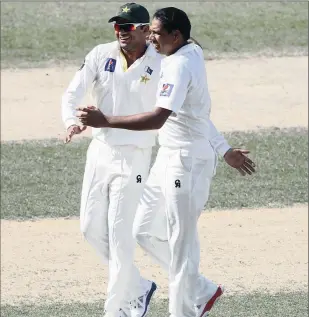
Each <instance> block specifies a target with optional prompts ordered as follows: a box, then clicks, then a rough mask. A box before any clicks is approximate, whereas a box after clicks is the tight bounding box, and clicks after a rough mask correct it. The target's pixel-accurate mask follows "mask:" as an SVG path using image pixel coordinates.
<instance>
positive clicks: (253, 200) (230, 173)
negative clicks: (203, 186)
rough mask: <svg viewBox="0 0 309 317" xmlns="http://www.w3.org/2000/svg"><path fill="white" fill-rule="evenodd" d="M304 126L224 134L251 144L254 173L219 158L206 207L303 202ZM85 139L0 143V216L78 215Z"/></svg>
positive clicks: (238, 143) (305, 168)
mask: <svg viewBox="0 0 309 317" xmlns="http://www.w3.org/2000/svg"><path fill="white" fill-rule="evenodd" d="M307 133H308V132H307V130H306V129H288V130H276V129H271V130H265V131H262V132H259V133H253V132H252V133H238V132H235V133H231V134H226V137H227V139H228V140H229V141H230V144H231V145H233V146H237V147H238V146H241V147H245V148H247V149H249V150H251V152H252V153H251V156H250V157H251V158H252V159H253V160H254V161H255V162H256V164H257V171H258V172H257V173H256V174H255V175H254V176H251V177H249V176H247V177H242V176H240V175H239V174H238V172H237V171H236V170H234V169H232V168H230V167H228V166H227V165H226V164H225V163H224V162H223V161H222V160H221V161H220V162H219V166H218V170H217V175H216V177H215V178H214V181H213V184H212V188H211V196H210V200H209V202H208V204H207V209H208V210H210V209H224V208H236V209H241V208H252V207H259V206H263V207H265V206H271V207H274V206H287V205H292V204H295V203H307V202H308V135H307ZM88 144H89V140H88V139H84V140H82V141H75V142H73V143H71V144H69V145H64V144H63V143H62V142H60V141H56V140H48V141H31V142H24V143H14V142H12V143H2V144H1V218H5V219H15V218H20V219H25V218H32V217H66V216H74V215H75V216H77V215H79V202H80V190H81V183H82V178H83V172H84V163H85V156H86V151H87V146H88Z"/></svg>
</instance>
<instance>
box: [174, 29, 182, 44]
mask: <svg viewBox="0 0 309 317" xmlns="http://www.w3.org/2000/svg"><path fill="white" fill-rule="evenodd" d="M173 37H174V42H178V41H179V40H180V39H181V37H182V35H181V33H180V31H179V30H175V31H173Z"/></svg>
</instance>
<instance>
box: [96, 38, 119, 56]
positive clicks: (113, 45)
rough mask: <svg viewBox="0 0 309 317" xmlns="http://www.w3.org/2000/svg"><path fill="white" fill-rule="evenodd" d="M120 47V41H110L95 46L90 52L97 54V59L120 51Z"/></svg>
mask: <svg viewBox="0 0 309 317" xmlns="http://www.w3.org/2000/svg"><path fill="white" fill-rule="evenodd" d="M118 50H119V47H118V42H117V41H114V42H110V43H105V44H99V45H97V46H95V47H94V48H93V49H92V51H91V52H90V54H91V53H92V55H95V56H96V58H97V59H100V58H102V57H103V58H105V57H107V56H109V55H115V53H116V52H118Z"/></svg>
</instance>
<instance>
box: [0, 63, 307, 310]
mask: <svg viewBox="0 0 309 317" xmlns="http://www.w3.org/2000/svg"><path fill="white" fill-rule="evenodd" d="M75 69H76V68H72V67H71V68H53V69H52V68H50V69H30V70H4V71H2V73H1V85H2V87H1V114H2V115H1V138H2V140H22V139H41V138H49V137H56V138H57V137H60V138H62V137H63V132H64V131H63V127H62V124H61V120H60V98H61V94H62V92H63V91H64V89H65V87H66V85H67V84H68V82H69V80H70V79H71V77H72V76H73V73H74V71H75ZM207 69H208V78H209V87H210V91H211V96H212V100H213V111H212V116H213V117H212V118H213V121H214V122H215V124H216V126H217V127H218V128H219V129H220V130H221V131H232V130H243V131H246V130H256V129H259V128H261V127H272V126H277V127H294V126H305V127H307V124H308V123H307V117H308V93H307V87H308V77H307V73H308V59H307V57H291V58H260V59H245V60H233V61H228V60H221V61H212V62H208V63H207ZM88 100H89V99H88ZM88 133H89V132H88ZM252 181H254V179H252ZM287 194H288V193H287ZM307 208H308V207H307V205H305V206H295V207H293V208H287V209H270V210H268V209H265V210H263V209H259V210H250V211H246V210H244V211H241V212H235V211H224V212H212V213H207V214H203V215H202V218H201V219H200V222H199V228H200V237H201V247H202V263H201V271H202V272H203V274H205V275H207V276H208V277H210V278H212V279H214V280H215V281H217V282H222V283H224V284H225V285H226V286H227V293H230V294H232V293H235V292H238V293H239V292H242V293H244V292H252V291H255V290H259V291H261V290H262V291H266V292H267V291H269V292H275V291H278V290H285V291H293V290H307V280H308V249H307V245H308V228H307V214H308V213H307ZM1 233H2V239H1V278H2V279H1V294H2V298H1V300H2V304H5V303H15V304H17V303H21V302H26V303H29V302H37V301H38V299H39V300H40V301H59V302H61V301H64V302H67V301H70V302H71V301H79V302H89V301H95V300H98V299H101V298H104V291H105V289H106V281H107V273H108V272H107V269H106V267H104V266H103V265H102V264H101V263H100V262H99V259H98V257H97V256H96V254H95V253H94V251H93V250H92V249H91V248H90V246H89V245H88V244H87V243H86V242H85V241H84V240H83V239H82V237H81V235H80V233H79V224H78V220H77V219H70V220H64V219H59V220H57V219H56V220H48V219H47V220H42V221H27V222H15V221H2V223H1ZM136 261H137V264H138V266H139V267H140V268H141V271H142V272H143V273H144V275H145V276H146V277H148V278H153V279H155V280H156V282H157V283H158V284H159V286H160V290H159V292H158V295H159V296H167V275H166V273H165V272H163V271H162V270H160V268H159V267H158V266H156V265H154V264H153V263H152V262H151V260H150V259H149V258H148V257H145V256H144V255H143V253H142V252H141V251H140V250H138V251H137V256H136Z"/></svg>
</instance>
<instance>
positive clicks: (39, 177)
mask: <svg viewBox="0 0 309 317" xmlns="http://www.w3.org/2000/svg"><path fill="white" fill-rule="evenodd" d="M122 3H123V2H119V1H118V2H105V1H104V3H103V2H102V1H101V2H65V1H64V2H52V1H51V2H39V1H35V2H27V1H21V2H1V66H2V68H9V67H13V68H29V67H42V66H50V67H52V68H53V72H50V74H49V76H47V74H46V71H45V69H43V70H42V73H40V72H33V71H32V70H31V69H30V70H28V69H26V70H20V72H23V76H20V74H17V73H16V74H15V72H11V71H10V70H6V71H4V72H3V74H2V77H1V80H3V81H6V80H7V81H6V83H7V85H6V88H7V89H8V90H7V93H6V94H5V96H4V97H3V96H1V97H2V100H1V102H2V107H3V108H4V109H5V110H6V112H5V113H6V115H7V116H9V118H14V120H15V121H16V117H18V116H17V112H18V115H19V118H20V115H21V114H22V115H24V117H23V116H22V115H21V118H22V119H23V120H20V121H18V120H17V121H16V122H18V123H17V124H16V123H15V121H12V122H14V124H7V129H8V130H9V129H12V130H14V133H13V134H12V135H14V136H16V135H18V136H23V137H25V132H27V131H28V130H29V126H30V125H32V124H33V123H34V122H42V125H40V126H35V125H34V124H33V126H35V128H33V129H34V130H35V133H37V134H35V137H36V136H37V137H38V138H45V137H46V138H48V137H50V136H51V135H50V134H49V133H50V130H49V129H50V127H51V126H53V127H56V124H54V123H53V121H52V118H55V117H57V118H58V116H59V104H58V99H59V98H60V93H59V91H60V90H61V91H62V90H63V89H64V87H62V86H63V85H64V83H63V82H61V81H60V80H59V81H58V80H57V78H58V77H57V76H60V77H61V78H62V79H63V78H66V76H67V78H69V77H70V76H71V74H70V76H68V74H67V73H65V71H64V70H63V69H62V68H58V67H57V65H61V66H62V65H69V64H75V65H79V64H80V63H81V62H82V61H83V59H84V56H85V54H86V53H88V52H89V50H90V49H92V48H93V47H94V46H95V45H97V44H100V43H104V42H108V41H112V40H114V32H113V29H112V26H111V25H109V24H108V23H107V20H108V18H109V17H111V16H112V15H114V14H115V13H116V11H117V8H118V7H119V5H120V4H122ZM140 3H142V4H144V5H145V6H146V7H147V8H148V9H149V11H150V13H151V14H152V13H154V11H155V10H156V9H158V8H160V7H165V6H170V5H172V6H176V7H179V8H182V9H183V10H185V11H186V12H187V13H188V15H189V17H190V18H191V21H192V26H193V28H192V36H193V37H195V38H196V39H197V40H198V41H199V42H200V43H201V44H202V45H203V48H204V53H205V58H206V59H220V58H238V57H252V56H255V59H250V60H249V62H250V66H251V65H252V66H254V67H248V66H246V65H245V66H246V67H247V68H245V71H244V70H243V69H242V72H240V66H235V65H234V63H235V61H231V64H233V65H230V68H229V65H228V62H230V61H228V60H227V61H224V62H226V63H225V64H224V65H223V66H222V68H221V69H219V68H215V71H213V73H211V76H210V82H211V81H213V80H214V79H216V80H217V81H219V79H218V78H215V77H216V75H217V74H224V78H225V79H226V78H228V80H230V81H232V80H233V79H234V78H235V79H237V80H236V83H235V82H233V83H232V82H231V85H229V83H228V84H227V83H226V82H225V81H224V80H223V79H220V83H221V85H217V86H212V87H214V88H215V89H214V90H215V91H214V95H215V94H218V93H220V94H221V93H222V95H223V94H224V93H225V89H226V92H227V94H226V95H225V94H224V96H228V97H226V98H222V99H220V100H219V101H218V102H217V103H216V104H215V106H216V107H220V110H221V111H222V112H224V113H226V114H227V116H228V120H230V122H234V121H235V122H237V123H238V124H239V126H241V125H242V124H244V127H246V128H245V129H241V130H246V129H249V128H248V127H249V125H246V124H245V123H246V122H251V121H252V119H253V120H256V122H258V123H259V124H260V123H261V124H262V123H265V122H267V123H268V124H267V125H261V126H276V127H279V128H280V129H279V128H272V129H267V130H258V131H254V132H233V133H226V134H225V136H226V138H227V139H228V140H229V142H230V144H231V145H232V146H237V147H245V148H247V149H249V150H251V154H250V157H251V158H252V159H253V160H254V161H255V162H256V164H257V171H258V173H257V174H255V175H254V176H247V177H241V176H240V175H239V174H238V172H237V171H235V170H232V169H231V168H229V167H228V166H226V164H225V163H224V161H223V160H222V159H221V160H220V162H219V166H218V169H217V175H216V177H215V178H214V181H213V184H212V188H211V196H210V200H209V202H208V204H207V206H206V210H207V211H215V212H213V213H211V212H210V213H205V214H203V215H202V217H201V219H200V221H199V225H200V228H201V231H200V233H201V234H200V237H201V266H200V268H201V272H202V273H203V274H205V275H206V276H208V277H209V278H214V280H219V282H221V279H222V283H225V285H226V286H227V293H226V296H224V298H223V300H222V301H220V302H219V303H218V304H217V305H216V306H215V308H214V309H213V311H212V314H211V317H291V316H293V317H307V316H308V291H307V288H306V287H307V285H308V283H307V277H308V274H307V273H308V272H307V266H308V260H307V258H306V257H305V256H306V255H307V252H308V251H307V245H308V239H307V231H308V228H307V226H306V221H305V220H306V219H307V212H306V210H305V209H306V207H307V204H308V125H306V124H304V122H303V121H301V120H300V119H299V118H300V117H301V118H304V117H305V116H303V115H302V114H303V113H306V112H305V111H303V109H305V107H307V99H306V98H299V97H300V96H303V92H304V90H303V89H300V90H298V89H297V88H299V87H302V85H303V84H304V79H303V78H304V77H302V76H301V75H299V74H300V72H297V75H295V69H299V68H302V66H301V67H300V66H299V65H300V64H299V63H295V61H294V60H296V59H297V60H299V58H297V57H295V58H293V59H287V60H285V59H284V58H281V59H267V58H265V56H290V55H307V54H308V3H306V2H305V1H303V2H291V1H286V2H271V1H268V2H267V1H264V2H262V1H252V2H244V1H243V2H241V1H239V2H232V1H231V2H189V1H183V2H181V1H180V2H150V1H148V2H147V1H143V2H140ZM259 56H262V58H261V59H259ZM274 60H275V61H278V60H280V64H276V63H274ZM221 62H222V61H219V62H213V63H214V64H217V63H218V64H221ZM236 62H237V63H242V66H244V64H246V62H248V61H243V60H240V61H236ZM210 63H211V62H210ZM210 63H209V64H210ZM271 63H274V64H271ZM293 63H295V64H293ZM267 65H275V66H272V67H273V68H267V67H266V66H267ZM278 65H280V66H278ZM301 65H303V64H301ZM54 66H56V67H54ZM286 66H288V67H286ZM74 67H75V66H74ZM284 67H286V69H284ZM306 67H307V65H306ZM256 68H258V71H257V69H256ZM269 69H272V70H274V69H280V73H279V72H278V73H276V72H274V71H269ZM69 71H70V72H71V70H69ZM246 72H247V73H250V75H251V74H252V76H251V77H250V78H249V79H248V77H247V76H245V73H246ZM270 73H271V75H272V76H270V75H269V74H270ZM42 74H43V75H42ZM226 74H228V75H229V76H227V75H226ZM231 74H232V75H231ZM40 76H45V77H46V76H47V77H46V78H48V79H50V80H49V81H47V80H45V82H44V78H45V77H44V78H42V77H40ZM60 77H59V78H60ZM46 78H45V79H46ZM286 78H289V80H287V79H286ZM291 78H292V79H293V81H292V82H291ZM29 82H30V83H31V82H39V84H35V87H36V88H35V89H34V88H33V87H34V86H31V85H29V86H28V85H26V84H27V83H29ZM66 84H67V83H66ZM227 86H228V87H227ZM279 86H280V87H282V89H279V88H278V87H279ZM16 87H19V89H18V91H16ZM29 87H30V88H29ZM46 87H48V89H46ZM59 87H60V88H61V89H60V88H59ZM57 88H58V90H57ZM62 88H63V89H62ZM251 88H252V89H251ZM58 95H59V96H58ZM55 96H58V97H57V99H56V100H57V101H55V99H53V97H55ZM231 99H232V100H231ZM59 100H60V99H59ZM56 102H57V104H56ZM236 103H238V104H239V105H241V107H242V108H238V109H243V110H245V111H244V112H241V111H240V110H237V111H235V109H234V108H233V106H234V105H235V104H236ZM17 105H18V106H17ZM47 107H48V109H47ZM302 107H303V108H302ZM46 109H47V110H46ZM217 109H218V108H217ZM49 110H50V111H49ZM270 110H271V111H270ZM298 110H299V112H298ZM23 111H25V113H23ZM31 111H32V112H31ZM53 111H54V112H55V113H56V114H55V113H53ZM26 112H28V114H29V112H31V117H29V116H27V115H26ZM46 113H48V115H47V116H45V117H44V116H43V114H45V115H46ZM300 113H301V114H300ZM235 114H236V115H235ZM276 114H278V116H276ZM232 115H233V116H232ZM266 117H267V120H266V119H263V118H266ZM287 118H288V120H287ZM218 119H219V120H220V119H221V116H219V117H218ZM219 120H216V121H215V122H216V123H217V121H219ZM224 120H225V119H224V118H223V119H222V122H225V123H226V121H224ZM22 121H24V122H22ZM287 121H289V122H288V123H289V125H285V124H286V123H287ZM6 122H8V121H6ZM251 126H253V125H251ZM287 126H289V127H291V126H293V127H295V128H291V129H285V127H287ZM298 126H302V127H303V128H297V127H298ZM46 127H47V128H46ZM27 128H28V130H27ZM223 128H227V127H226V126H224V125H223ZM57 129H58V128H57V127H56V129H55V130H56V131H57ZM41 130H42V131H41ZM43 130H44V131H45V132H46V131H47V130H48V134H44V136H43V137H42V135H43V134H42V133H43ZM222 131H230V130H228V129H226V130H224V129H223V130H222ZM15 132H16V133H15ZM31 135H32V134H31ZM54 135H57V133H56V134H54ZM31 137H32V136H31ZM8 139H9V140H11V139H15V138H14V137H12V138H8ZM18 139H20V138H18ZM89 141H90V140H89V139H83V140H79V141H77V140H75V141H74V142H73V143H71V144H69V145H64V144H63V143H62V141H61V140H55V139H46V140H42V141H24V142H3V141H2V142H1V219H8V220H10V221H2V223H1V230H2V237H5V238H4V239H1V262H2V263H1V273H2V276H1V317H25V316H26V317H56V316H57V317H99V316H102V315H103V304H104V301H103V299H104V298H105V286H106V282H107V280H108V270H107V268H106V267H105V266H101V263H100V262H99V259H98V258H97V255H96V254H94V252H93V250H92V249H90V246H88V244H86V242H85V243H82V242H81V240H80V239H79V237H80V232H79V224H78V220H76V219H70V220H66V219H65V220H61V219H53V220H52V221H51V220H48V219H40V220H38V221H29V222H24V221H23V220H27V219H35V218H49V217H51V218H58V217H71V216H78V215H79V203H80V191H81V184H82V177H83V173H84V164H85V158H86V151H87V147H88V144H89ZM295 204H301V206H297V208H296V207H295V206H294V208H293V207H292V206H293V205H295ZM272 207H279V208H280V209H273V208H272ZM285 207H288V208H285ZM298 207H299V208H298ZM246 208H249V209H250V210H249V211H248V210H241V209H246ZM252 208H258V210H252ZM267 208H272V209H267ZM228 209H233V210H232V211H229V210H228ZM218 210H219V211H218ZM222 210H223V211H222ZM235 210H241V212H239V213H235V212H234V211H235ZM11 220H18V221H11ZM87 247H89V249H87ZM138 254H139V255H138V263H139V268H140V269H141V271H143V270H144V273H143V274H145V272H146V271H147V272H149V274H151V275H150V277H149V278H155V279H156V282H157V283H158V286H159V287H160V288H161V289H160V293H159V292H158V293H159V294H158V297H156V299H155V301H154V303H153V305H152V307H151V311H150V314H149V315H148V316H149V317H167V316H168V310H167V309H168V308H167V305H168V302H167V296H168V295H167V294H168V292H167V279H165V278H164V274H163V273H162V270H161V269H160V268H156V267H155V264H153V263H152V262H151V261H150V259H149V258H148V257H146V256H145V255H144V254H143V253H142V252H140V253H138ZM214 262H215V263H217V264H218V265H213V263H214ZM208 274H209V275H208ZM256 290H257V291H256ZM161 296H162V297H161ZM101 298H102V301H98V300H99V299H101ZM91 301H92V303H91ZM89 302H90V303H89ZM26 303H27V304H26ZM29 303H31V305H30V304H29Z"/></svg>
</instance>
